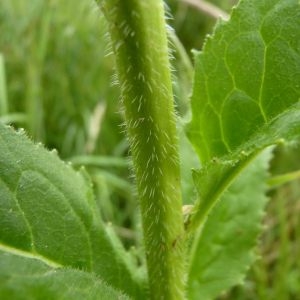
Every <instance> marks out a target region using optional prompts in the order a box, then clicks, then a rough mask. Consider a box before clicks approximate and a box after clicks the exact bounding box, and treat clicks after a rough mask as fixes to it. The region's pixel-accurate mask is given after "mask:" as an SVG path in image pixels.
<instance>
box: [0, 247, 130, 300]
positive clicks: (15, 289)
mask: <svg viewBox="0 0 300 300" xmlns="http://www.w3.org/2000/svg"><path fill="white" fill-rule="evenodd" d="M7 250H8V249H5V250H4V249H1V246H0V298H1V299H10V300H32V299H36V300H38V299H40V300H43V299H48V300H57V299H65V300H67V299H72V300H82V299H86V300H88V299H90V300H94V299H103V300H106V299H107V300H111V299H118V300H119V299H120V300H121V299H122V300H125V299H129V298H128V297H126V296H125V295H123V294H122V293H121V292H118V291H116V290H114V289H113V288H111V287H109V286H108V285H107V284H106V283H104V282H103V281H102V280H100V279H99V278H98V277H97V276H96V275H94V274H91V273H87V272H83V271H79V270H75V269H69V268H68V269H67V268H55V267H53V266H49V265H47V264H46V263H45V262H43V261H41V260H39V259H36V258H33V257H26V256H21V255H17V254H12V253H9V252H8V251H7ZM19 254H20V253H19Z"/></svg>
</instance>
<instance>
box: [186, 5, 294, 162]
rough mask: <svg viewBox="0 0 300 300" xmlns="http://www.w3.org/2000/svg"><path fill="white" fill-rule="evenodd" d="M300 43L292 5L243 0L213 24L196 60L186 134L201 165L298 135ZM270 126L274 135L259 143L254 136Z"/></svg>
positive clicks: (263, 132)
mask: <svg viewBox="0 0 300 300" xmlns="http://www.w3.org/2000/svg"><path fill="white" fill-rule="evenodd" d="M299 40H300V6H299V1H298V0H248V1H241V2H240V4H239V6H238V7H237V8H236V9H235V10H234V11H233V13H232V16H231V19H230V21H229V22H227V23H224V22H220V23H219V25H218V26H217V28H216V30H215V33H214V35H213V37H212V38H208V39H207V41H206V44H205V47H204V50H203V52H202V53H199V54H197V55H196V61H197V66H196V78H195V84H194V91H193V96H192V109H193V120H192V121H191V123H190V126H189V134H190V137H191V140H192V142H193V144H194V146H195V148H196V149H197V152H198V154H199V155H200V157H201V159H202V161H203V162H207V161H209V160H211V159H212V158H214V157H222V156H224V155H227V154H230V153H234V152H235V151H236V149H237V148H239V147H241V149H240V150H243V148H244V144H245V143H248V144H249V145H247V146H248V147H247V148H248V149H247V150H248V151H252V150H253V148H261V147H264V146H265V145H264V144H266V143H270V142H273V143H274V142H276V140H277V139H278V138H281V137H282V138H288V139H292V138H294V137H295V135H296V136H297V135H299V127H300V125H299V123H300V121H299V118H298V119H297V117H299V105H296V104H297V103H299V98H300V45H299ZM289 110H291V115H292V117H291V120H289V118H287V115H289ZM283 113H284V114H283ZM282 114H283V115H282ZM281 118H284V119H285V121H287V122H288V124H287V125H286V127H288V128H280V127H279V124H277V123H278V122H279V123H281V122H280V119H281ZM270 127H273V129H274V130H276V129H277V131H279V132H274V133H273V135H272V138H269V140H268V141H267V142H266V143H265V142H264V139H259V137H260V136H261V135H265V132H266V131H268V129H269V128H270ZM278 127H279V128H278ZM296 129H297V130H296ZM281 130H284V132H281ZM258 131H259V133H258V134H257V132H258ZM282 133H284V134H288V137H285V136H284V135H283V134H282ZM250 139H253V141H252V143H249V140H250ZM257 139H259V144H258V145H256V143H255V141H256V140H257Z"/></svg>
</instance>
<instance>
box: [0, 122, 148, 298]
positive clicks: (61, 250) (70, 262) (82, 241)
mask: <svg viewBox="0 0 300 300" xmlns="http://www.w3.org/2000/svg"><path fill="white" fill-rule="evenodd" d="M0 245H2V246H3V247H4V246H5V247H8V248H12V249H17V250H21V251H23V252H27V253H29V254H31V255H36V256H38V257H41V258H44V259H46V260H48V261H51V262H53V263H54V264H57V265H60V266H64V267H72V268H76V269H81V270H84V271H87V272H93V273H95V274H97V275H98V276H99V277H100V278H101V279H103V280H105V281H106V282H107V283H108V284H110V285H112V286H113V287H115V288H117V289H120V290H122V291H125V292H126V293H127V294H129V295H139V294H140V293H142V292H141V287H140V284H138V283H137V281H138V280H139V279H138V278H135V277H138V275H137V272H136V271H135V273H134V272H133V270H132V269H133V267H132V265H131V264H129V263H128V261H126V260H127V257H126V255H123V252H122V254H121V253H120V249H119V248H118V247H115V246H114V242H113V240H112V239H111V238H110V236H109V234H108V232H107V231H106V229H105V226H104V224H103V223H102V221H101V219H100V215H99V213H98V211H97V207H96V204H95V202H94V198H93V194H92V189H91V183H90V181H89V179H88V178H87V176H86V175H85V173H84V172H75V171H74V170H73V169H72V167H71V166H68V165H66V164H65V163H63V162H62V161H60V160H59V158H58V156H57V155H56V153H54V152H52V153H50V152H48V151H46V150H45V149H44V148H43V147H42V146H41V145H34V144H33V143H32V142H31V141H30V140H29V139H28V138H27V137H26V136H25V135H24V133H22V132H18V133H16V132H14V131H13V130H12V129H10V128H6V127H4V126H3V125H0ZM128 260H129V258H128Z"/></svg>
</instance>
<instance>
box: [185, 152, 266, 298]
mask: <svg viewBox="0 0 300 300" xmlns="http://www.w3.org/2000/svg"><path fill="white" fill-rule="evenodd" d="M270 157H271V155H270V149H267V150H265V152H264V153H262V154H261V155H259V157H258V158H256V159H255V161H253V163H252V164H251V165H250V166H249V167H248V168H247V169H246V170H245V171H244V172H243V173H242V174H241V175H240V176H239V177H238V178H237V180H236V181H235V182H234V183H233V184H232V185H231V186H230V187H229V189H228V190H227V191H226V193H224V194H223V195H222V197H221V201H220V202H219V203H218V204H217V205H216V207H215V208H214V209H213V210H212V211H211V214H210V215H209V217H208V219H207V222H206V223H205V224H204V227H203V229H202V230H200V231H199V232H198V236H196V238H195V240H194V245H193V247H192V250H191V254H192V255H191V261H190V270H189V277H188V295H189V299H191V300H192V299H195V300H196V299H201V300H209V299H214V298H215V297H216V296H218V295H219V294H220V293H221V292H222V291H225V290H226V289H228V288H229V287H231V286H232V285H234V284H236V283H241V282H242V280H243V277H244V274H245V272H246V271H247V269H248V268H249V266H250V264H251V263H252V262H253V261H254V259H255V255H254V252H253V248H254V247H255V245H256V240H257V237H258V234H259V232H260V226H261V225H260V221H261V218H262V215H263V210H264V206H265V204H266V197H265V195H264V193H265V192H266V190H267V184H266V179H267V177H268V172H267V170H268V165H269V160H270Z"/></svg>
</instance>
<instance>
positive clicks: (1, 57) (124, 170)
mask: <svg viewBox="0 0 300 300" xmlns="http://www.w3.org/2000/svg"><path fill="white" fill-rule="evenodd" d="M73 2H74V1H72V0H64V1H57V0H51V1H44V0H35V1H31V2H27V3H26V1H25V2H24V1H19V0H11V1H1V2H0V30H1V35H0V52H1V53H0V122H4V123H13V124H22V125H24V127H25V129H26V130H27V131H28V132H29V134H30V135H31V136H32V137H33V138H34V139H35V140H38V141H43V143H45V144H46V147H48V148H53V147H56V148H58V151H59V153H60V155H61V156H62V157H70V160H71V161H72V162H73V164H74V165H75V167H72V165H71V164H66V163H63V162H62V161H61V160H60V159H59V158H58V156H57V154H56V151H51V152H49V151H47V150H45V149H44V148H43V146H41V144H34V143H33V142H31V141H30V140H29V139H28V138H27V137H26V136H25V134H24V132H23V131H17V132H15V131H14V130H13V129H11V128H8V127H5V126H3V125H0V298H1V299H2V298H3V299H28V300H29V299H82V298H84V299H129V298H128V297H131V298H133V299H147V298H149V297H150V298H152V299H161V298H164V299H176V300H177V299H180V298H181V297H184V295H183V294H184V289H185V292H186V295H185V296H186V297H187V298H188V299H203V300H209V299H215V298H216V297H217V296H218V295H220V294H221V293H222V297H225V298H226V295H224V291H227V290H228V289H229V288H230V287H231V286H234V285H235V284H241V283H243V282H244V280H245V274H246V272H247V270H248V269H249V268H250V266H251V264H252V263H253V262H254V261H255V259H256V258H257V254H256V252H255V246H256V242H257V238H258V236H259V233H260V232H261V229H262V228H261V225H260V223H261V219H262V216H263V212H264V207H265V205H266V200H267V197H266V192H267V188H268V183H272V182H273V183H274V182H275V183H274V184H277V183H280V184H282V183H284V182H286V181H289V180H291V179H294V178H297V176H299V171H296V172H294V173H290V174H288V175H284V176H282V175H281V173H282V172H278V174H277V175H278V176H277V177H273V179H268V167H269V163H270V159H271V156H272V155H271V149H266V150H264V149H265V148H266V147H268V146H270V145H273V144H280V145H281V146H285V145H295V144H297V143H298V141H299V136H300V121H299V120H300V110H299V98H300V85H299V82H300V59H299V58H300V48H299V40H300V6H299V1H298V0H241V1H240V3H239V5H238V6H237V7H236V8H235V9H234V10H233V12H232V16H231V19H230V20H229V21H228V22H225V21H219V22H218V24H217V26H216V29H215V32H214V34H213V35H212V36H211V37H209V38H207V40H206V42H205V45H204V48H203V51H202V52H200V53H196V54H195V64H196V66H195V78H194V87H193V93H192V103H191V104H192V105H191V106H192V107H191V108H192V109H191V110H189V108H188V105H187V101H186V98H187V94H188V93H189V88H190V85H191V75H192V66H191V63H190V61H189V57H188V54H187V53H185V52H184V48H183V47H182V45H181V44H180V41H179V39H178V38H177V36H176V34H175V33H174V32H172V33H170V34H169V36H170V39H171V41H172V42H173V43H174V45H172V48H174V50H175V52H174V53H175V57H176V61H175V63H174V66H175V67H176V68H177V70H176V75H177V76H178V79H177V80H176V79H175V81H174V83H173V89H174V92H173V91H172V82H171V76H170V69H171V67H170V64H169V62H168V58H167V55H168V49H167V39H166V32H165V23H164V20H163V5H162V1H158V0H156V1H150V2H147V3H146V2H145V1H139V0H122V1H121V0H113V1H108V0H107V1H105V0H98V1H96V2H98V3H100V4H103V3H104V4H103V7H102V8H104V11H105V14H106V18H107V20H108V30H109V32H110V34H111V39H112V48H113V50H114V52H115V54H116V66H117V72H118V77H119V78H118V80H119V81H120V90H121V93H122V100H123V101H122V102H123V103H122V105H123V107H124V110H125V111H124V114H123V115H121V117H120V115H119V116H117V114H115V112H116V110H118V106H117V105H116V101H115V99H116V97H118V94H119V90H118V89H114V91H115V92H111V91H112V89H110V88H109V87H108V84H107V83H108V82H109V80H110V79H109V76H110V74H111V72H112V71H111V69H112V63H111V60H110V59H107V58H106V59H104V56H105V51H104V50H105V49H106V50H108V49H107V46H106V44H107V41H106V40H105V39H104V38H103V35H104V33H105V32H106V31H107V25H106V24H105V22H104V18H103V17H102V16H99V15H98V14H97V13H96V12H97V10H96V9H97V8H96V5H95V3H94V4H93V5H92V4H91V3H90V2H89V1H88V0H86V1H80V2H79V3H78V5H74V3H73ZM212 2H214V3H216V4H219V5H220V6H222V7H223V8H225V9H227V8H228V7H229V1H228V2H226V1H221V0H216V1H212ZM168 3H169V4H171V8H172V9H175V10H176V9H177V11H176V12H175V19H174V21H173V24H174V26H178V28H179V27H180V24H181V23H182V22H183V21H182V20H183V16H184V13H185V12H186V11H188V10H189V9H187V10H183V11H182V10H181V8H184V9H185V8H186V7H185V4H183V3H180V4H178V3H177V2H176V3H174V2H173V1H172V0H170V1H168ZM157 11H159V13H157ZM24 12H26V13H24ZM191 16H194V17H191V18H189V19H188V20H186V21H184V22H187V23H186V25H187V26H186V25H185V26H183V27H184V28H183V31H181V34H182V35H185V36H187V43H188V44H194V45H195V44H197V45H199V43H201V41H202V40H203V36H202V35H200V34H199V36H198V37H197V38H195V39H194V41H195V43H194V41H191V37H194V35H195V27H196V28H198V27H199V26H200V24H202V23H203V26H204V27H206V26H208V23H212V22H211V19H209V18H208V17H205V18H203V19H202V18H198V14H197V12H196V11H193V12H192V14H191ZM177 17H178V18H177ZM196 18H197V19H198V21H197V22H195V24H192V23H193V20H195V19H196ZM189 26H192V27H189ZM193 26H195V27H193ZM153 28H155V30H153ZM188 28H190V29H188ZM191 28H193V29H191ZM202 29H203V28H202ZM202 29H199V30H198V29H197V33H199V32H200V31H201V30H202ZM184 31H188V33H189V34H185V33H184V34H183V33H182V32H184ZM191 33H192V34H191ZM179 34H180V33H179ZM104 46H105V47H104ZM173 94H174V95H175V97H179V99H177V103H178V107H177V110H178V112H179V114H180V115H181V116H183V117H184V119H186V117H188V116H189V112H190V111H191V113H192V120H191V121H190V123H189V124H188V125H187V133H188V134H187V135H188V137H189V139H190V141H191V143H192V145H193V146H194V149H195V150H196V151H194V150H193V149H191V145H189V144H188V142H187V139H186V137H185V136H184V132H183V131H184V130H183V127H184V126H183V125H182V123H183V122H184V121H182V120H180V119H179V118H178V120H177V121H178V122H177V127H178V128H179V131H180V134H178V136H179V144H180V147H179V148H180V150H179V151H178V149H177V148H178V147H177V133H176V128H175V127H176V126H175V122H176V120H175V118H174V112H173V110H174V108H173ZM8 99H9V101H8ZM122 118H123V119H125V121H126V125H127V134H128V137H129V139H128V140H129V142H128V143H127V141H126V140H125V138H124V137H123V135H121V134H120V132H119V131H120V130H119V129H118V127H117V126H116V125H115V124H116V123H118V124H119V123H120V122H121V121H122V120H121V119H122ZM128 144H130V147H131V153H132V156H133V163H132V162H131V161H130V160H127V159H126V158H124V156H125V155H126V154H127V148H128ZM178 152H179V153H178ZM195 152H196V153H195ZM91 154H93V155H91ZM179 156H180V158H181V160H182V161H181V173H182V174H181V175H180V174H179V173H180V172H179V163H178V157H179ZM198 158H199V159H200V160H201V167H199V161H198ZM285 162H286V160H285ZM82 164H83V165H86V167H87V172H86V171H85V170H83V169H80V170H77V166H80V165H82ZM128 167H129V168H133V170H134V173H135V175H136V186H137V191H138V194H139V198H140V208H141V214H139V212H137V210H136V206H137V205H136V202H135V198H136V197H135V195H134V192H133V190H134V189H133V181H132V180H128V174H129V172H130V171H129V170H128ZM191 168H197V170H193V171H192V172H190V169H191ZM289 171H290V170H287V171H286V170H285V172H289ZM88 173H89V175H88ZM90 177H91V178H92V180H93V183H94V187H93V186H92V183H91V180H90ZM192 177H193V178H192ZM272 180H273V181H272ZM180 181H181V184H182V186H181V187H180V184H179V182H180ZM193 189H196V191H197V197H198V199H197V200H196V202H195V203H194V206H188V208H187V209H186V207H184V221H185V224H183V218H182V212H181V194H182V195H183V203H184V204H192V202H193V201H192V200H193V198H194V197H195V195H194V193H193ZM272 193H274V191H272ZM287 193H288V192H287ZM272 195H273V194H271V196H272ZM285 198H288V197H286V196H285V195H283V196H282V197H277V198H276V197H275V198H274V199H277V201H278V202H276V203H275V202H274V204H273V205H274V207H273V209H274V211H275V212H276V215H278V219H279V221H278V222H279V224H280V226H278V228H275V229H274V232H275V235H279V236H280V239H281V243H280V245H279V250H278V251H279V255H277V254H276V255H277V256H278V257H279V260H280V261H282V262H283V264H282V266H279V267H276V268H275V272H273V271H274V270H273V268H274V267H273V265H272V266H271V267H268V268H267V267H265V266H264V263H262V262H261V261H260V262H259V264H257V265H256V266H255V267H254V269H253V270H252V272H251V274H252V277H253V278H256V283H255V285H254V286H255V287H254V288H252V289H251V292H252V293H253V291H255V295H252V294H251V296H250V293H248V296H245V295H243V296H240V295H241V292H240V290H241V288H236V289H234V290H233V291H232V292H231V293H230V294H229V296H228V298H229V299H248V298H249V299H250V298H251V297H252V298H251V299H257V298H260V299H263V300H264V299H271V298H272V299H273V298H274V297H277V296H278V297H280V299H288V297H290V298H291V297H292V298H293V297H295V295H297V293H298V292H297V291H299V284H298V283H297V282H299V280H297V279H298V278H299V272H297V271H294V272H293V273H292V274H289V276H286V273H287V272H288V270H289V266H290V264H291V263H293V264H297V266H298V267H299V262H298V261H296V259H295V260H293V259H291V258H292V257H296V256H297V247H298V246H297V244H296V243H297V242H295V241H294V240H297V237H300V233H299V230H298V229H297V230H295V232H294V231H291V230H290V227H289V226H290V225H289V224H288V222H289V221H290V220H293V222H294V225H293V226H294V227H295V228H299V226H298V225H299V224H298V223H299V221H295V220H294V219H293V218H290V215H292V211H293V209H294V214H295V212H297V209H298V208H297V207H298V206H297V205H296V204H293V209H290V210H291V212H289V210H287V207H285V206H286V205H285V200H286V199H285ZM191 207H192V208H191ZM186 211H187V212H186ZM107 220H109V221H113V223H114V225H112V224H105V222H104V221H107ZM297 222H298V223H297ZM275 223H276V222H275ZM115 224H116V225H117V226H116V225H115ZM120 224H121V225H120ZM140 224H141V225H140ZM276 224H277V223H276ZM295 224H296V225H295ZM297 224H298V225H297ZM183 225H185V229H186V232H184V228H183V227H184V226H183ZM122 226H126V228H124V227H122ZM141 227H143V230H142V229H141ZM115 231H116V232H117V233H118V234H119V235H120V236H122V238H123V240H122V241H123V242H124V241H125V242H124V243H122V242H121V240H120V239H119V237H118V236H117V234H116V232H115ZM289 239H290V240H293V242H294V244H295V245H296V246H295V247H292V246H291V247H290V248H293V249H292V250H289V247H288V243H289V241H290V240H289ZM142 241H144V246H143V245H141V243H142ZM124 245H125V246H126V248H128V249H125V248H124ZM144 248H145V249H144ZM184 248H186V253H184V252H183V251H182V250H183V249H184ZM295 249H296V250H295ZM271 250H272V249H271ZM266 252H267V253H269V252H272V251H269V249H267V251H266ZM272 255H273V254H272ZM273 256H274V255H273ZM267 259H268V260H270V258H267ZM288 259H289V260H288ZM184 260H185V261H184ZM295 261H296V263H295ZM262 265H263V266H262ZM259 266H260V267H259ZM185 267H186V270H184V268H185ZM264 268H265V269H264ZM146 269H147V271H146ZM258 269H259V270H260V271H257V270H258ZM298 269H299V268H298ZM147 272H148V274H146V273H147ZM264 272H265V273H264ZM266 272H272V273H274V278H271V280H270V278H269V277H268V276H267V275H266ZM185 281H186V282H185ZM246 282H247V281H246ZM270 282H271V283H270ZM184 284H186V286H183V285H184ZM284 285H288V286H289V287H290V290H291V293H289V292H287V291H286V290H285V288H284ZM269 286H270V287H269ZM271 286H272V287H274V286H275V288H271ZM268 289H269V290H270V289H271V290H272V291H269V290H268ZM245 290H247V286H246V287H245ZM245 290H244V292H243V293H244V294H245ZM245 297H246V298H245ZM247 297H248V298H247ZM225 298H224V299H225Z"/></svg>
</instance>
